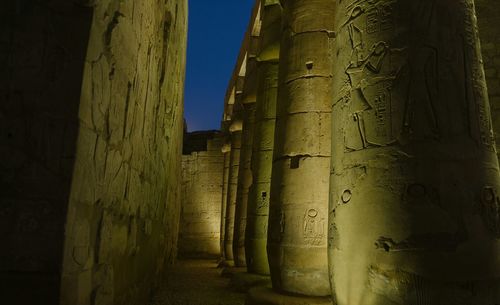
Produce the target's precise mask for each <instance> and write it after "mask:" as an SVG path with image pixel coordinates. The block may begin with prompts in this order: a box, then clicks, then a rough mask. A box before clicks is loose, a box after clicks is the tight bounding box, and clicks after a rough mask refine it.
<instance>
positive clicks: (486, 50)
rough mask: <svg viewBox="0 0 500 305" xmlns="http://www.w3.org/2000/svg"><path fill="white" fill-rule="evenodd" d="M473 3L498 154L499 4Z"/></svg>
mask: <svg viewBox="0 0 500 305" xmlns="http://www.w3.org/2000/svg"><path fill="white" fill-rule="evenodd" d="M474 3H475V7H476V12H477V21H478V26H479V38H480V39H481V48H482V58H483V63H484V69H485V74H486V83H487V87H488V93H489V98H490V107H491V119H492V122H493V131H494V133H495V141H496V143H497V155H498V153H499V152H500V146H498V145H500V27H499V26H498V16H499V15H500V5H499V4H498V2H497V1H494V0H475V1H474Z"/></svg>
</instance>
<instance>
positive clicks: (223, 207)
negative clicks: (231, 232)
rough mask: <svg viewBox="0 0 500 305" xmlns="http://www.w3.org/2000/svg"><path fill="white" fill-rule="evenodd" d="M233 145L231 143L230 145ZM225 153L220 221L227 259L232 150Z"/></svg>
mask: <svg viewBox="0 0 500 305" xmlns="http://www.w3.org/2000/svg"><path fill="white" fill-rule="evenodd" d="M226 145H227V144H226ZM228 146H229V147H231V145H230V144H229V145H228ZM223 153H224V169H223V175H224V176H223V180H222V198H221V222H220V250H221V257H222V259H223V260H225V259H226V251H225V247H224V239H225V235H226V209H227V190H228V184H229V170H230V168H231V167H230V165H231V150H230V149H229V151H223Z"/></svg>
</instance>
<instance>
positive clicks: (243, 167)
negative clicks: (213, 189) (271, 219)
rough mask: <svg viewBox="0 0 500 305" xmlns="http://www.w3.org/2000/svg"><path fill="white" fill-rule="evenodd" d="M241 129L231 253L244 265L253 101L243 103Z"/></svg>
mask: <svg viewBox="0 0 500 305" xmlns="http://www.w3.org/2000/svg"><path fill="white" fill-rule="evenodd" d="M243 108H244V111H243V131H242V137H241V156H240V167H239V173H238V190H237V195H236V207H235V208H236V211H235V225H234V241H233V254H234V265H235V266H236V267H245V266H246V259H245V229H246V224H247V206H248V190H249V188H250V185H251V184H252V170H251V168H250V163H251V160H252V145H253V134H254V125H255V124H254V123H255V102H253V103H245V104H244V105H243Z"/></svg>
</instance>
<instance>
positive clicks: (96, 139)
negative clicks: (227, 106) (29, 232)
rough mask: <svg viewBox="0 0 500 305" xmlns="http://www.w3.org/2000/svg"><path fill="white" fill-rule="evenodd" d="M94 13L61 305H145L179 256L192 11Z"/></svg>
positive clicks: (114, 8) (164, 5)
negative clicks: (186, 73) (185, 83)
mask: <svg viewBox="0 0 500 305" xmlns="http://www.w3.org/2000/svg"><path fill="white" fill-rule="evenodd" d="M92 9H93V17H94V18H93V21H92V26H91V31H90V40H89V42H88V48H87V47H85V49H86V50H87V58H86V60H85V66H84V70H83V85H82V86H81V87H82V92H81V99H80V103H79V116H78V118H79V135H78V142H77V148H76V152H75V161H74V164H75V166H74V172H73V174H72V177H73V179H72V183H71V194H70V197H69V198H70V200H69V208H68V216H67V220H66V242H65V247H64V261H63V270H62V286H61V287H62V288H61V304H71V305H79V304H144V302H145V301H146V300H147V299H148V298H149V297H150V293H151V291H152V290H153V289H154V288H155V286H156V284H157V283H158V281H159V280H160V278H161V275H162V273H163V271H164V270H165V265H166V264H169V263H171V262H173V260H174V259H175V257H176V255H177V253H176V252H177V251H176V249H177V235H178V219H179V213H180V179H179V177H181V151H182V132H183V118H182V113H183V100H182V99H183V80H184V70H185V52H186V28H187V3H186V2H185V1H180V0H178V1H150V0H148V1H141V2H137V1H130V0H125V1H119V0H103V1H97V2H95V4H94V6H93V8H92ZM87 231H89V233H87ZM87 251H88V255H87V254H86V252H87Z"/></svg>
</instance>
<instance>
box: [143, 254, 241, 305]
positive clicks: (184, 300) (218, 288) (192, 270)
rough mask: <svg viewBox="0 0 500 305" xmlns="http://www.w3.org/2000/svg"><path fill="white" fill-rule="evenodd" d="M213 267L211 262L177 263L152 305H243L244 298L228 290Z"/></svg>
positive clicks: (182, 261)
mask: <svg viewBox="0 0 500 305" xmlns="http://www.w3.org/2000/svg"><path fill="white" fill-rule="evenodd" d="M216 267H217V263H216V262H215V261H211V260H181V261H179V262H178V263H177V265H176V266H174V267H172V268H171V269H170V271H169V272H168V275H167V276H166V279H165V283H164V284H163V287H162V288H161V290H160V291H159V293H158V295H157V296H156V297H155V298H154V301H153V303H152V305H243V304H244V303H245V295H244V294H242V293H237V292H234V291H231V290H229V289H228V284H229V279H228V278H225V277H221V275H220V273H221V269H217V268H216Z"/></svg>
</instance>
